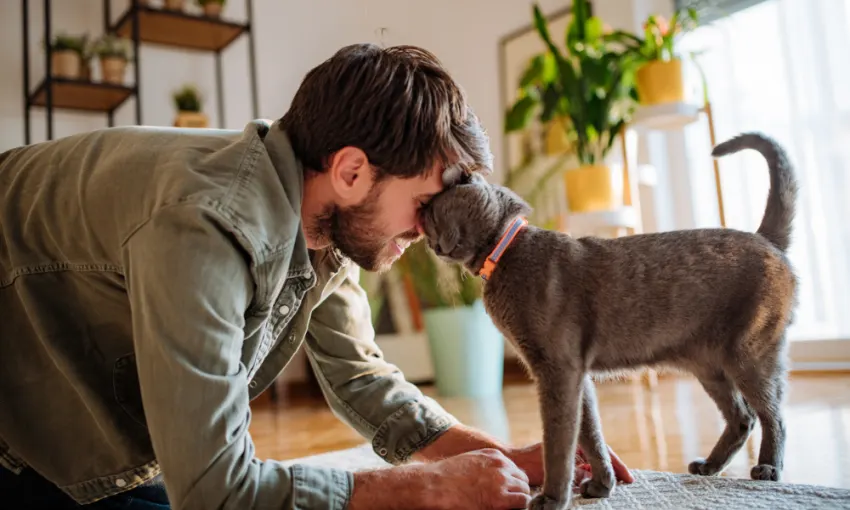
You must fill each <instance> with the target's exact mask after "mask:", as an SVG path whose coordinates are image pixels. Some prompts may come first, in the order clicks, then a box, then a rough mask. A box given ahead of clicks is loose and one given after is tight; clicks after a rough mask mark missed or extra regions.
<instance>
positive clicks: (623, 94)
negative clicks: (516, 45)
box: [505, 0, 641, 164]
mask: <svg viewBox="0 0 850 510" xmlns="http://www.w3.org/2000/svg"><path fill="white" fill-rule="evenodd" d="M533 15H534V27H535V29H536V30H537V33H538V35H539V36H540V38H541V39H542V40H543V42H544V43H545V44H546V47H547V51H545V52H543V53H541V54H538V55H536V56H534V57H533V58H532V59H531V61H530V62H529V64H528V67H527V68H526V70H525V71H524V73H523V75H522V78H521V79H520V83H519V86H518V90H517V99H516V101H515V102H514V104H513V105H512V106H511V108H510V109H509V110H508V112H507V113H506V116H505V131H506V132H508V133H510V132H515V131H520V130H523V129H525V128H526V127H527V126H528V124H529V123H530V122H531V121H532V119H534V117H535V115H536V116H537V118H538V119H539V121H540V122H541V124H544V125H546V124H549V123H550V122H558V123H560V124H561V126H562V127H563V129H564V130H565V132H566V133H567V137H568V140H569V141H570V143H571V144H572V146H573V147H574V148H575V155H576V157H577V158H578V160H579V163H580V164H595V163H598V162H601V161H602V160H603V159H604V158H605V156H606V155H607V153H608V152H609V151H610V149H611V147H612V146H613V144H614V141H615V140H616V137H617V135H618V134H619V133H620V131H621V130H622V128H623V126H624V125H625V124H626V123H627V122H628V121H629V120H630V118H631V114H632V113H633V111H634V108H635V106H636V104H637V92H636V90H635V86H634V81H635V80H634V74H635V72H636V70H637V67H638V65H639V63H640V59H641V57H640V55H639V53H638V52H637V51H636V43H637V38H636V37H635V36H634V35H630V34H627V33H624V32H621V31H608V30H606V29H605V26H604V24H603V22H602V20H601V19H600V18H598V17H596V16H590V7H589V3H588V1H587V0H576V1H575V2H574V4H573V17H572V20H571V21H570V24H569V26H568V27H567V31H566V35H565V43H566V44H565V46H566V51H561V49H560V48H558V47H557V46H556V45H555V43H554V42H553V40H552V37H551V35H550V33H549V27H548V23H547V21H546V19H545V18H544V16H543V14H542V13H541V11H540V8H539V7H538V6H537V5H536V4H535V5H534V7H533Z"/></svg>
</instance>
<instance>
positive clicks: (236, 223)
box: [0, 45, 628, 510]
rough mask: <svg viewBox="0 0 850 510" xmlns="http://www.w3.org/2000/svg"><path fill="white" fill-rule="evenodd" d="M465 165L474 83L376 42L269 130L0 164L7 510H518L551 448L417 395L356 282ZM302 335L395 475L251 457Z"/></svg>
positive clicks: (335, 397) (325, 380)
mask: <svg viewBox="0 0 850 510" xmlns="http://www.w3.org/2000/svg"><path fill="white" fill-rule="evenodd" d="M451 165H462V166H463V167H464V168H466V169H470V170H480V171H489V169H490V167H491V155H490V152H489V148H488V140H487V138H486V136H485V134H484V132H483V130H482V128H481V126H480V125H479V123H478V120H477V119H476V117H475V116H474V115H473V114H472V112H471V110H470V108H469V107H468V106H467V104H466V99H465V97H464V95H463V93H462V92H461V90H460V89H459V87H458V86H457V85H456V84H455V83H454V82H453V81H452V79H451V78H450V77H449V75H448V74H447V73H446V71H445V70H444V69H443V68H442V67H441V66H440V64H439V62H438V61H437V60H436V58H435V57H433V56H432V55H431V54H429V53H427V52H426V51H424V50H421V49H417V48H413V47H395V48H389V49H381V48H378V47H376V46H372V45H353V46H349V47H346V48H343V49H342V50H340V51H339V52H338V53H336V54H335V55H334V56H333V57H332V58H330V59H329V60H327V61H326V62H324V63H323V64H321V65H319V66H318V67H316V68H315V69H313V70H312V71H310V73H308V74H307V76H306V77H305V79H304V81H303V83H302V85H301V87H300V89H299V90H298V92H297V94H296V95H295V97H294V99H293V101H292V105H291V108H290V110H289V111H288V112H287V113H286V114H285V115H284V116H283V118H282V119H280V120H279V121H277V122H274V123H272V124H268V123H265V122H259V121H257V122H252V123H250V124H249V125H248V126H247V127H246V128H245V129H244V131H242V132H231V131H217V130H177V129H164V128H148V127H126V128H117V129H109V130H101V131H95V132H92V133H85V134H80V135H74V136H70V137H67V138H64V139H61V140H57V141H52V142H48V143H43V144H37V145H33V146H30V147H24V148H18V149H15V150H12V151H9V152H7V153H5V154H3V155H0V192H1V193H2V194H0V310H2V316H3V320H2V321H0V406H2V413H0V498H2V500H6V501H8V500H9V498H11V499H12V501H16V502H17V504H18V506H15V508H41V507H49V508H64V507H66V506H67V507H73V506H75V505H80V504H92V503H95V505H94V506H97V505H101V506H102V507H108V508H112V507H116V508H117V507H119V506H120V507H121V508H125V506H122V505H134V506H127V507H129V508H168V507H169V505H170V507H171V508H175V509H196V508H197V509H218V508H238V509H245V510H247V509H282V508H284V509H286V508H292V509H295V508H298V509H314V508H315V509H326V508H327V509H342V508H350V509H352V510H360V509H370V510H379V509H382V508H402V507H403V508H406V509H416V508H482V509H483V508H488V509H489V508H499V509H501V508H520V507H524V505H525V504H526V503H527V502H528V501H529V484H531V485H537V484H540V483H541V482H542V477H543V473H542V454H541V449H540V445H539V444H537V445H532V446H530V447H527V448H515V447H511V446H507V445H502V444H499V443H497V442H496V441H494V440H492V439H490V438H489V437H487V436H486V435H484V434H482V433H480V432H478V431H476V430H473V429H470V428H468V427H465V426H463V425H461V424H459V423H458V422H457V420H455V419H454V418H453V417H452V416H450V415H449V414H448V413H446V412H445V411H444V410H443V409H442V408H441V407H440V406H439V405H438V404H437V403H436V402H434V401H433V400H431V399H428V398H426V397H425V396H423V395H422V394H421V393H420V392H419V390H418V389H417V388H416V387H415V386H413V385H411V384H409V383H407V382H405V381H404V379H403V377H402V375H401V374H400V373H399V372H398V370H397V369H396V368H395V367H393V366H392V365H390V364H388V363H387V362H385V361H384V360H383V359H382V357H381V353H380V351H379V350H378V348H377V346H376V345H375V343H374V332H373V330H372V327H371V324H370V313H369V310H368V303H367V300H366V296H365V295H364V293H363V290H362V289H361V288H360V287H359V285H358V283H357V281H358V280H357V279H358V270H359V267H362V268H364V269H366V270H382V269H384V268H386V267H388V266H389V265H390V264H392V262H393V261H394V260H396V259H397V258H398V257H399V256H400V255H401V254H402V252H403V251H404V249H405V248H406V247H407V245H408V244H410V243H411V242H414V241H416V240H417V239H418V238H419V234H418V219H417V218H418V210H419V208H420V207H421V205H422V204H425V203H427V201H428V200H429V198H430V197H432V196H433V195H434V194H436V193H438V192H439V191H440V190H441V189H443V182H442V172H443V170H444V169H445V168H446V167H448V166H451ZM302 344H304V347H305V349H306V351H307V354H308V356H309V359H310V362H311V363H312V365H313V367H314V368H315V371H316V374H317V377H318V379H319V382H320V384H321V386H322V390H323V391H324V394H325V396H326V398H327V401H328V403H329V404H330V406H331V407H332V409H333V410H334V412H335V413H336V414H337V415H338V416H339V417H340V418H341V419H343V420H345V421H346V422H347V423H348V424H349V425H350V426H352V427H353V428H354V429H356V430H357V431H358V432H359V433H361V434H362V435H363V436H364V437H365V438H367V439H368V440H369V441H371V444H372V446H373V448H374V450H375V452H376V453H377V454H379V455H381V456H382V457H383V458H384V459H386V460H387V461H388V462H389V463H392V464H398V465H399V466H397V467H393V468H390V469H387V470H383V471H378V472H371V473H362V474H359V473H358V474H352V473H349V472H345V471H342V470H339V469H327V468H318V467H308V466H300V465H296V466H294V467H287V466H283V465H282V464H280V463H279V462H276V461H273V460H269V461H260V460H259V459H257V458H255V456H254V446H253V443H252V441H251V437H250V435H249V433H248V428H249V422H250V409H249V400H250V399H251V398H253V397H256V396H257V395H258V394H259V393H261V392H262V391H263V390H264V389H266V388H267V387H268V386H269V385H270V384H271V383H272V381H273V380H274V378H275V377H276V376H277V375H278V374H280V373H281V371H282V370H283V369H284V368H285V366H286V364H287V362H288V361H289V360H290V359H291V357H292V355H293V354H294V353H295V352H296V350H297V349H298V348H299V347H300V346H301V345H302ZM482 450H483V451H482ZM467 452H470V453H467ZM409 459H417V460H422V461H425V462H424V463H422V464H419V463H415V464H407V465H400V464H404V463H405V461H407V460H409ZM618 466H619V464H618ZM619 467H620V469H622V470H624V468H622V466H619ZM624 476H626V477H627V476H628V475H627V474H626V475H624ZM166 489H167V496H166ZM28 505H29V506H28ZM104 505H113V506H104Z"/></svg>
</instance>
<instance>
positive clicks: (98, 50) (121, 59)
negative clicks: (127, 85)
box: [94, 34, 132, 85]
mask: <svg viewBox="0 0 850 510" xmlns="http://www.w3.org/2000/svg"><path fill="white" fill-rule="evenodd" d="M131 53H132V49H131V47H130V41H129V40H128V39H123V38H120V37H116V36H114V35H112V34H106V35H104V36H103V37H101V38H100V39H98V40H97V42H96V43H95V45H94V54H95V55H97V57H98V59H99V60H100V75H101V79H102V80H103V81H104V82H105V83H113V84H116V85H121V84H123V83H124V75H125V74H126V72H127V63H128V62H129V61H130V59H131V58H132V56H131Z"/></svg>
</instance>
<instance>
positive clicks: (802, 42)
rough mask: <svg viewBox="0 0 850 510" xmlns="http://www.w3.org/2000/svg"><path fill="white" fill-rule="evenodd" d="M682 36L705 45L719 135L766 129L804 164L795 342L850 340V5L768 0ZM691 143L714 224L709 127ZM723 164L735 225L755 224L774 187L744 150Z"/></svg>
mask: <svg viewBox="0 0 850 510" xmlns="http://www.w3.org/2000/svg"><path fill="white" fill-rule="evenodd" d="M683 43H684V46H685V47H686V48H689V49H695V50H704V51H705V52H704V53H703V55H702V56H701V57H699V62H700V64H701V65H702V67H703V69H704V71H705V73H706V76H707V81H708V92H709V95H710V100H711V103H712V107H713V110H714V117H715V127H716V133H717V139H718V141H721V140H724V139H726V138H728V137H730V136H733V135H735V134H737V133H738V132H741V131H749V130H760V131H763V132H765V133H767V134H769V135H771V136H773V137H775V138H776V139H777V140H778V141H780V142H781V143H783V144H784V145H785V147H786V148H787V150H788V151H789V153H790V156H791V158H792V161H793V162H794V163H795V165H796V169H797V176H798V178H799V181H800V185H801V192H800V196H799V202H798V213H797V217H796V221H795V224H794V241H793V245H792V248H791V250H790V258H791V260H792V262H793V264H794V266H795V268H796V271H797V274H798V276H799V279H800V299H799V307H798V311H797V314H796V317H795V322H794V324H793V326H792V327H791V329H790V331H789V339H791V340H792V341H805V340H831V339H845V340H846V339H850V0H765V1H764V2H761V3H758V4H757V5H754V6H751V7H748V8H746V9H744V10H740V11H737V12H734V13H732V14H731V15H728V16H726V17H723V18H721V19H718V20H715V21H714V22H712V23H711V24H710V25H707V26H704V27H701V28H699V29H698V30H696V31H695V32H693V33H691V34H689V35H687V36H686V38H685V40H684V41H683ZM683 49H684V48H683ZM690 74H691V78H692V79H693V80H694V82H696V81H697V80H698V79H699V77H698V75H697V74H696V73H695V72H694V73H690ZM685 141H686V152H687V154H688V159H689V165H688V166H689V171H690V172H691V175H690V177H691V179H690V182H691V183H692V186H691V189H692V195H693V196H692V199H693V201H694V211H695V220H696V223H697V224H698V225H699V226H708V225H717V222H718V220H717V212H716V211H717V205H716V199H715V192H714V182H713V179H714V177H713V169H712V163H711V158H710V156H709V154H708V151H709V149H710V148H709V147H708V143H707V135H706V126H705V124H704V123H700V124H695V125H691V126H689V127H688V128H687V130H686V132H685ZM720 169H721V174H722V184H723V191H724V202H725V204H724V205H725V209H726V224H727V226H728V227H732V228H738V229H741V230H748V231H752V230H755V229H756V228H757V227H758V224H759V222H760V221H761V217H762V214H763V212H764V204H765V198H766V193H767V189H768V174H767V168H766V165H765V164H764V161H763V160H762V159H761V157H760V156H759V155H758V154H756V153H754V152H752V151H747V152H746V153H742V154H739V155H736V156H731V157H727V158H724V159H722V160H720Z"/></svg>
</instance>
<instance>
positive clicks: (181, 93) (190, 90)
mask: <svg viewBox="0 0 850 510" xmlns="http://www.w3.org/2000/svg"><path fill="white" fill-rule="evenodd" d="M173 97H174V106H175V107H176V108H177V118H176V119H175V120H174V125H175V126H177V127H193V128H205V127H208V126H209V118H208V117H207V116H206V115H205V114H204V113H203V112H201V103H202V99H201V94H200V92H199V91H198V89H197V87H195V86H194V85H191V84H187V85H184V86H183V87H181V88H180V89H179V90H177V91H176V92H175V93H174V96H173Z"/></svg>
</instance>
